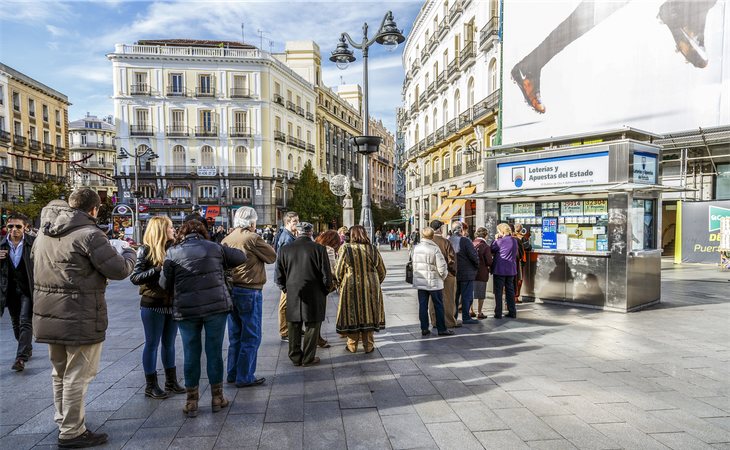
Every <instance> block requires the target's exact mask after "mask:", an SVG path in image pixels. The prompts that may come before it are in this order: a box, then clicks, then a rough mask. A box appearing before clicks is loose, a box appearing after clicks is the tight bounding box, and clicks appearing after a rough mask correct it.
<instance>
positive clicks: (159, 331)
mask: <svg viewBox="0 0 730 450" xmlns="http://www.w3.org/2000/svg"><path fill="white" fill-rule="evenodd" d="M140 311H141V315H142V325H143V326H144V347H143V348H142V367H143V368H144V373H146V374H150V373H155V372H156V371H157V349H158V348H159V347H160V343H162V351H161V352H160V353H161V355H160V356H161V357H162V366H163V367H164V368H165V370H169V369H171V368H174V367H175V338H176V337H177V323H175V321H174V320H173V318H172V314H163V313H160V312H157V311H156V310H155V309H154V308H145V307H142V308H140Z"/></svg>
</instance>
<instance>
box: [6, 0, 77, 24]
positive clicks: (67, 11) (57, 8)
mask: <svg viewBox="0 0 730 450" xmlns="http://www.w3.org/2000/svg"><path fill="white" fill-rule="evenodd" d="M70 16H71V7H70V6H69V5H68V4H66V3H62V2H59V1H55V0H44V1H33V0H23V1H16V0H10V1H3V6H2V8H0V21H8V22H18V23H31V24H43V23H46V22H48V21H51V20H53V21H60V20H65V19H68V18H69V17H70Z"/></svg>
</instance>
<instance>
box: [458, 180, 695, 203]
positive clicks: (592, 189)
mask: <svg viewBox="0 0 730 450" xmlns="http://www.w3.org/2000/svg"><path fill="white" fill-rule="evenodd" d="M695 190H696V189H691V188H682V187H676V186H666V185H663V184H642V183H609V184H591V185H585V186H566V187H554V188H539V189H512V190H506V191H499V190H496V191H485V192H478V193H476V194H471V195H466V194H464V193H463V192H462V195H460V196H459V197H458V198H459V199H506V198H514V197H547V196H554V195H583V194H609V193H613V192H635V191H643V192H683V191H695Z"/></svg>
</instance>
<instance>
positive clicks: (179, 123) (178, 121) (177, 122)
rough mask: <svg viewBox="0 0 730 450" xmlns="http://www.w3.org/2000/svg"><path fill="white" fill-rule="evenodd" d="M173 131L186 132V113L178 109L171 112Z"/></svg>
mask: <svg viewBox="0 0 730 450" xmlns="http://www.w3.org/2000/svg"><path fill="white" fill-rule="evenodd" d="M171 116H172V117H171V118H172V130H173V131H176V132H182V131H185V111H184V110H182V109H176V110H173V111H172V112H171Z"/></svg>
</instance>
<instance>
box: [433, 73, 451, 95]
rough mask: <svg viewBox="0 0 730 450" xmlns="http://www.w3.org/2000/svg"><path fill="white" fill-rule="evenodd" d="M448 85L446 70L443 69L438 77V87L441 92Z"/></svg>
mask: <svg viewBox="0 0 730 450" xmlns="http://www.w3.org/2000/svg"><path fill="white" fill-rule="evenodd" d="M448 87H449V85H448V84H446V70H442V71H441V73H439V74H438V76H437V77H436V89H438V90H439V92H440V91H442V90H445V89H446V88H448Z"/></svg>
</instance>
